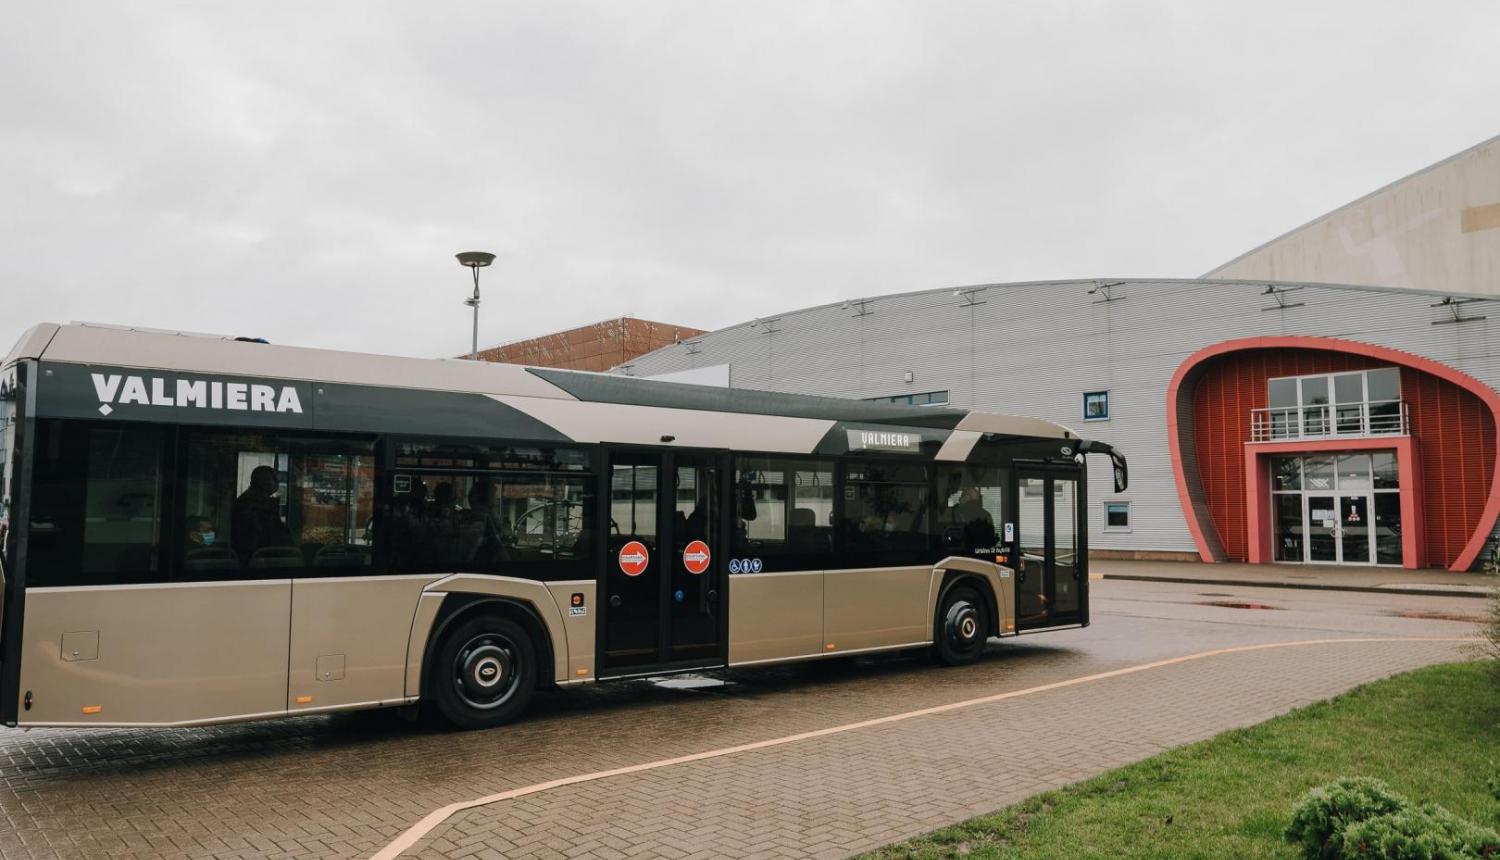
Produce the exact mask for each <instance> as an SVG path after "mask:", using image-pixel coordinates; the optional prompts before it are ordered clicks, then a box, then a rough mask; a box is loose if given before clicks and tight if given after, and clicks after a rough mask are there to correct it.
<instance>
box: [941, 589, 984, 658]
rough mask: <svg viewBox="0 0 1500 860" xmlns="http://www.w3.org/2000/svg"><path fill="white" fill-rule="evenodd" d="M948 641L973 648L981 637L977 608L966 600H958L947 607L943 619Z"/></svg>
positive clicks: (963, 647) (962, 646)
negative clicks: (946, 612)
mask: <svg viewBox="0 0 1500 860" xmlns="http://www.w3.org/2000/svg"><path fill="white" fill-rule="evenodd" d="M943 627H944V629H945V630H946V632H947V634H948V641H949V642H950V643H951V644H953V645H954V646H956V647H958V648H962V649H965V650H967V649H969V648H973V647H974V646H975V645H977V644H978V643H979V642H980V641H981V640H982V638H983V636H982V634H981V632H980V624H979V609H978V608H977V607H975V606H974V604H972V603H970V602H969V601H967V600H958V601H955V602H954V603H953V605H952V606H950V607H948V614H947V616H946V617H945V618H944V619H943Z"/></svg>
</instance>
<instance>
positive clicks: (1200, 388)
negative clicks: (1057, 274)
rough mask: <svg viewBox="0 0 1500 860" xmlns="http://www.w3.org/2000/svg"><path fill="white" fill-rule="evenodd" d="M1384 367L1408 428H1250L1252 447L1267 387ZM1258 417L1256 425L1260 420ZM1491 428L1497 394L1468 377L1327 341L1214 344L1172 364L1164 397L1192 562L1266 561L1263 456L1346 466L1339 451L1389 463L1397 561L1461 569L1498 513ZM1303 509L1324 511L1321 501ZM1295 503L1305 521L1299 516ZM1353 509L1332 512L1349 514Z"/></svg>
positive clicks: (1499, 406) (1498, 411) (1499, 489)
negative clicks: (1393, 372) (1394, 476)
mask: <svg viewBox="0 0 1500 860" xmlns="http://www.w3.org/2000/svg"><path fill="white" fill-rule="evenodd" d="M1390 367H1394V368H1399V378H1400V391H1401V395H1400V396H1401V399H1402V400H1403V401H1404V402H1405V404H1406V406H1405V408H1406V409H1407V410H1408V413H1407V414H1409V432H1403V433H1379V434H1373V433H1372V434H1359V433H1353V434H1347V435H1345V434H1339V435H1337V437H1336V438H1335V437H1332V436H1330V435H1321V436H1318V435H1315V436H1313V437H1303V436H1299V435H1297V434H1295V433H1294V434H1291V435H1289V436H1286V435H1283V436H1276V435H1275V434H1266V433H1264V432H1262V433H1261V436H1260V438H1259V439H1258V440H1256V439H1252V413H1253V411H1254V410H1265V409H1266V408H1267V406H1268V403H1269V399H1270V397H1269V394H1268V384H1269V382H1270V380H1272V379H1275V378H1284V377H1308V376H1313V375H1321V374H1330V375H1337V374H1341V373H1348V372H1351V371H1364V370H1371V369H1378V368H1390ZM1330 378H1332V376H1330ZM1260 414H1261V415H1262V418H1263V419H1264V416H1265V414H1266V413H1264V412H1262V413H1260ZM1497 423H1500V396H1497V394H1496V392H1495V391H1494V389H1492V388H1490V387H1489V386H1487V385H1485V384H1484V383H1482V382H1479V381H1478V380H1476V379H1474V378H1473V377H1471V376H1469V375H1468V374H1465V373H1462V372H1460V371H1457V370H1455V369H1453V368H1451V367H1448V366H1446V365H1443V364H1440V363H1438V362H1435V361H1432V360H1430V359H1426V358H1422V357H1420V356H1416V355H1412V354H1410V353H1405V352H1401V351H1399V350H1394V349H1390V348H1387V347H1380V346H1374V345H1371V344H1365V343H1358V342H1354V341H1345V340H1339V339H1336V338H1322V337H1292V336H1288V337H1262V338H1247V339H1243V340H1234V341H1227V342H1225V343H1221V344H1216V345H1214V346H1210V347H1207V348H1205V349H1202V350H1199V351H1198V352H1196V353H1194V354H1193V355H1192V356H1190V357H1189V358H1188V359H1187V360H1186V361H1184V362H1183V363H1182V365H1181V366H1180V367H1179V368H1178V369H1177V372H1176V374H1174V375H1173V378H1172V382H1171V385H1170V386H1169V388H1168V393H1167V424H1168V433H1167V437H1168V444H1169V446H1170V448H1171V454H1172V460H1173V467H1174V471H1175V477H1176V481H1177V490H1178V494H1179V497H1180V499H1181V502H1182V507H1183V512H1184V514H1185V515H1186V517H1187V521H1188V526H1189V529H1190V530H1191V531H1192V534H1193V538H1194V541H1195V542H1196V543H1197V546H1198V552H1199V555H1200V556H1201V557H1202V558H1203V560H1204V561H1229V560H1238V561H1251V562H1256V561H1268V560H1271V559H1272V558H1273V556H1275V553H1273V552H1272V547H1271V542H1272V537H1271V535H1272V532H1273V530H1274V527H1273V524H1272V522H1271V520H1272V518H1273V505H1272V496H1271V491H1272V475H1271V464H1272V462H1273V458H1295V457H1299V456H1315V457H1319V458H1326V457H1330V456H1337V455H1339V454H1349V455H1350V456H1349V458H1348V459H1351V460H1352V459H1354V458H1356V457H1357V456H1358V455H1357V453H1351V452H1361V451H1371V452H1381V453H1380V456H1382V457H1385V458H1386V460H1387V461H1389V460H1390V458H1391V457H1395V458H1396V459H1398V460H1399V461H1400V474H1401V480H1400V496H1401V507H1400V511H1401V514H1400V520H1399V522H1400V524H1401V530H1402V531H1403V532H1404V542H1403V545H1402V552H1401V556H1402V563H1403V564H1404V565H1405V566H1407V567H1419V566H1424V565H1426V564H1434V565H1442V566H1444V567H1447V568H1449V569H1452V570H1467V569H1469V568H1470V567H1471V566H1472V565H1473V563H1474V560H1475V558H1476V557H1477V556H1478V554H1479V552H1480V551H1481V549H1482V548H1483V546H1484V543H1485V540H1486V539H1487V537H1488V535H1489V533H1490V529H1491V528H1492V527H1493V525H1494V523H1495V519H1496V517H1497V516H1500V461H1497V457H1500V449H1497V444H1496V425H1497ZM1261 429H1262V431H1264V429H1265V428H1264V426H1263V427H1262V428H1261ZM1384 452H1389V453H1388V454H1387V453H1384ZM1276 462H1286V460H1277V461H1276ZM1372 498H1374V497H1373V496H1372ZM1388 501H1394V499H1390V500H1388ZM1314 504H1316V505H1317V506H1318V507H1320V508H1321V507H1326V506H1327V505H1328V503H1327V502H1326V501H1324V500H1323V499H1322V497H1319V498H1318V499H1317V500H1316V501H1315V502H1314ZM1303 505H1304V507H1303V509H1302V512H1303V516H1304V517H1306V516H1308V512H1309V509H1308V508H1307V507H1306V503H1305V502H1304V503H1303ZM1332 507H1333V508H1338V507H1339V503H1338V502H1337V501H1334V502H1333V503H1332ZM1360 510H1362V508H1361V509H1350V510H1348V511H1347V512H1345V511H1340V514H1341V515H1342V514H1344V513H1347V514H1348V515H1354V516H1358V515H1359V514H1360ZM1278 511H1279V509H1278ZM1315 513H1317V512H1316V511H1315ZM1304 526H1306V521H1304ZM1309 540H1311V538H1309ZM1283 549H1285V547H1284V546H1279V547H1278V551H1280V550H1283ZM1372 557H1373V556H1372Z"/></svg>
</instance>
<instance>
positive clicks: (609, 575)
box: [598, 449, 728, 677]
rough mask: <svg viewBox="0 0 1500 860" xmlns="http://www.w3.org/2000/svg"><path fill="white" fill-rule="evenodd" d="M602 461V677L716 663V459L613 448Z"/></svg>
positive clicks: (719, 618) (720, 505)
mask: <svg viewBox="0 0 1500 860" xmlns="http://www.w3.org/2000/svg"><path fill="white" fill-rule="evenodd" d="M607 457H608V466H607V468H606V469H605V480H606V481H607V482H608V486H607V488H606V490H605V492H606V493H607V495H606V498H607V499H608V500H609V501H608V507H607V509H606V510H607V511H608V517H609V521H608V523H607V526H608V530H607V538H606V546H605V552H604V553H603V570H602V571H601V572H600V583H599V593H600V594H601V595H602V600H601V601H600V609H599V619H600V620H599V624H600V635H599V637H598V641H599V642H600V655H599V656H600V667H601V671H600V676H601V677H610V676H619V675H634V674H640V673H643V672H647V671H652V670H655V669H685V668H704V667H710V666H721V665H723V664H724V639H725V637H724V627H725V624H724V622H725V613H724V602H725V598H726V596H727V589H726V588H725V587H724V583H723V573H722V571H723V568H724V558H723V555H724V553H725V552H726V551H727V547H728V541H727V540H726V539H725V538H726V535H725V530H726V523H727V520H726V518H725V516H724V511H725V510H726V508H725V507H724V506H725V502H726V498H725V492H724V490H725V485H724V478H723V476H724V474H725V472H724V469H725V465H726V464H725V458H724V456H723V455H722V454H719V453H712V452H710V453H696V452H684V451H652V450H638V449H617V450H611V451H609V452H608V454H607Z"/></svg>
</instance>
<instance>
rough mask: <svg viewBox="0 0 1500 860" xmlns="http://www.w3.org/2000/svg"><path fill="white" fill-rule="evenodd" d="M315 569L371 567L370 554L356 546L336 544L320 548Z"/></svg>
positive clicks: (316, 556)
mask: <svg viewBox="0 0 1500 860" xmlns="http://www.w3.org/2000/svg"><path fill="white" fill-rule="evenodd" d="M313 566H314V567H369V566H370V553H369V551H367V550H366V549H365V548H364V547H361V546H356V545H354V544H347V543H336V544H329V545H327V546H322V547H318V551H317V553H316V554H315V555H314V556H313Z"/></svg>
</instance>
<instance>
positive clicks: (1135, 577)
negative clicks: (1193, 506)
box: [1102, 573, 1500, 600]
mask: <svg viewBox="0 0 1500 860" xmlns="http://www.w3.org/2000/svg"><path fill="white" fill-rule="evenodd" d="M1102 578H1104V579H1121V580H1127V581H1131V582H1181V583H1188V584H1191V585H1233V586H1237V587H1241V588H1302V589H1308V590H1312V591H1359V592H1364V593H1366V594H1415V595H1419V596H1427V597H1473V598H1478V599H1480V600H1484V599H1486V598H1488V597H1489V596H1490V593H1489V592H1488V591H1460V590H1458V589H1456V588H1401V587H1399V586H1398V587H1394V588H1382V587H1380V586H1377V585H1323V584H1315V583H1311V582H1258V581H1256V580H1251V579H1199V578H1189V577H1180V576H1143V575H1140V574H1134V573H1106V574H1102ZM1496 587H1500V582H1497V583H1496Z"/></svg>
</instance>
